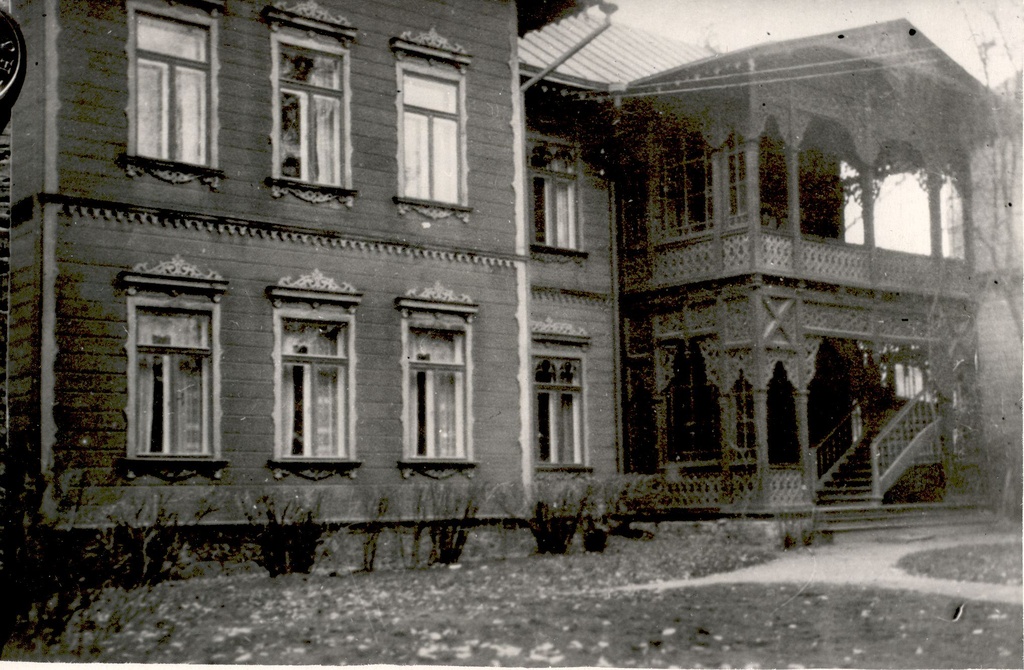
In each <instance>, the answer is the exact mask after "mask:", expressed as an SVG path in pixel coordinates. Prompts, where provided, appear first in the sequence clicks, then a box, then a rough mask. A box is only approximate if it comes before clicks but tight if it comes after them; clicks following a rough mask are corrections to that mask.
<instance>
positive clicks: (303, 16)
mask: <svg viewBox="0 0 1024 670" xmlns="http://www.w3.org/2000/svg"><path fill="white" fill-rule="evenodd" d="M261 14H262V16H263V19H264V20H265V21H266V22H267V23H269V24H270V27H271V29H272V30H279V29H280V28H281V27H282V26H286V27H289V28H295V29H297V30H303V31H306V32H310V33H318V34H320V35H326V36H327V37H331V38H334V39H336V40H338V41H339V42H341V43H343V44H348V43H349V42H351V41H352V40H354V39H355V38H356V34H357V31H356V29H355V27H354V26H353V25H352V24H351V23H349V20H348V19H347V18H345V17H344V16H341V15H340V14H332V13H331V12H329V11H328V10H326V9H324V8H323V7H321V6H320V5H319V4H318V3H317V2H314V0H300V2H296V3H295V4H289V3H287V2H282V1H277V2H274V3H272V4H271V5H268V6H266V7H264V8H263V12H262V13H261Z"/></svg>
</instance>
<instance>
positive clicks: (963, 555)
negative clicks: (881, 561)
mask: <svg viewBox="0 0 1024 670" xmlns="http://www.w3.org/2000/svg"><path fill="white" fill-rule="evenodd" d="M898 565H899V567H900V568H901V569H903V570H906V571H907V572H909V573H911V574H915V575H923V576H925V577H935V578H937V579H956V580H959V581H965V582H986V583H988V584H1021V583H1022V582H1024V580H1022V579H1021V577H1022V575H1021V572H1022V570H1021V553H1020V545H1017V544H986V545H981V546H965V547H955V548H953V549H935V550H932V551H922V552H918V553H915V554H910V555H908V556H904V557H903V558H902V559H900V562H899V564H898Z"/></svg>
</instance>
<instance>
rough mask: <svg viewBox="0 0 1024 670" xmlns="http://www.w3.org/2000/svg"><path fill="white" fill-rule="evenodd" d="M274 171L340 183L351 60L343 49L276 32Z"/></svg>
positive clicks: (317, 181) (328, 183)
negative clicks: (349, 61) (346, 97)
mask: <svg viewBox="0 0 1024 670" xmlns="http://www.w3.org/2000/svg"><path fill="white" fill-rule="evenodd" d="M273 50H274V66H275V69H276V75H277V76H276V77H275V78H274V84H275V87H276V89H277V90H276V93H275V96H274V98H275V100H276V106H275V109H274V112H275V116H276V117H277V118H276V120H277V123H276V124H275V139H276V143H275V146H274V167H275V173H276V174H275V176H276V177H281V178H285V179H295V180H298V181H303V182H309V183H312V184H322V185H325V186H341V185H342V183H343V173H342V164H343V161H344V152H345V134H346V127H347V123H346V117H347V115H348V114H347V107H346V99H345V89H346V80H347V65H348V64H347V61H346V56H345V51H344V49H341V48H340V47H339V48H335V49H328V48H327V47H325V46H323V45H321V44H319V43H316V42H312V41H310V40H305V39H296V38H285V37H281V36H278V35H275V39H274V42H273Z"/></svg>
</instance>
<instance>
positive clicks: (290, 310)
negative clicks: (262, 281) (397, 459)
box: [266, 273, 362, 479]
mask: <svg viewBox="0 0 1024 670" xmlns="http://www.w3.org/2000/svg"><path fill="white" fill-rule="evenodd" d="M309 276H310V277H315V276H320V275H318V273H314V275H309ZM303 279H305V278H300V280H299V281H298V282H290V281H289V280H287V279H284V280H282V281H281V282H279V283H278V284H277V285H276V286H268V287H267V290H266V293H267V296H268V298H269V299H270V301H271V304H272V305H273V309H274V313H273V328H274V348H273V350H272V352H271V358H272V361H273V369H274V411H273V418H274V456H273V458H272V459H271V460H270V462H269V465H270V467H271V468H273V469H274V473H275V477H276V478H281V477H282V476H284V474H285V473H286V472H288V471H292V472H295V473H296V474H300V475H302V476H306V477H310V478H314V479H318V478H320V476H319V475H321V474H323V475H325V476H327V475H329V474H330V473H331V472H332V471H333V472H339V473H342V474H348V475H350V476H354V474H353V473H354V470H355V469H356V468H357V467H359V465H360V462H359V461H358V460H356V453H357V451H356V419H357V414H356V411H357V410H356V367H357V365H358V360H357V358H356V347H355V342H356V317H355V310H356V307H358V306H359V304H360V302H361V300H362V294H360V293H357V292H355V291H354V290H353V289H352V287H351V286H349V285H344V286H338V285H337V284H335V283H334V282H333V280H326V281H327V282H328V283H326V284H323V285H322V286H320V287H316V288H312V287H309V286H305V285H304V284H305V283H308V282H303ZM325 279H326V278H325ZM286 321H303V322H315V323H323V324H337V325H343V326H344V328H345V331H346V336H345V351H344V355H343V356H340V357H338V358H337V360H336V361H332V362H331V365H332V366H335V367H338V368H342V369H343V370H344V372H343V374H344V380H345V385H346V389H345V390H346V393H345V400H344V402H345V405H344V410H345V425H344V427H343V430H342V432H341V433H340V434H339V437H342V438H343V441H342V449H341V450H339V452H340V453H336V454H335V455H333V456H330V457H317V456H308V455H292V454H290V453H288V449H287V442H288V440H287V439H286V432H287V429H286V426H285V424H284V396H285V393H284V386H283V370H284V365H285V360H284V359H285V355H284V351H283V346H284V337H283V334H284V325H285V322H286ZM310 468H313V469H314V470H316V473H315V474H316V475H317V476H311V475H310V474H309V473H308V472H306V471H307V470H309V469H310Z"/></svg>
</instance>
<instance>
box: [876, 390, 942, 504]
mask: <svg viewBox="0 0 1024 670" xmlns="http://www.w3.org/2000/svg"><path fill="white" fill-rule="evenodd" d="M930 395H931V394H930V392H929V391H927V390H922V391H921V392H920V393H918V394H917V395H916V396H914V397H913V398H912V399H911V400H908V401H907V404H906V405H904V406H903V407H902V408H901V409H900V411H898V412H897V413H896V415H895V416H893V417H892V419H890V420H889V422H888V423H886V424H885V425H884V426H883V427H882V429H881V430H879V431H878V434H877V435H875V437H874V439H873V440H871V496H872V497H873V498H876V499H881V498H882V496H883V495H884V494H885V491H886V490H887V489H888V488H889V487H890V486H892V484H894V483H895V481H894V480H895V478H896V476H897V475H899V474H900V473H902V471H903V469H906V467H907V466H908V465H909V457H910V456H911V455H912V454H914V453H916V452H918V451H920V450H921V449H923V448H925V447H930V448H935V446H936V444H935V441H936V440H937V438H938V430H937V427H936V425H935V423H936V416H937V413H936V410H935V403H934V401H932V400H931V399H930Z"/></svg>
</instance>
